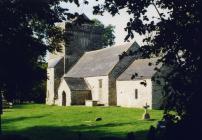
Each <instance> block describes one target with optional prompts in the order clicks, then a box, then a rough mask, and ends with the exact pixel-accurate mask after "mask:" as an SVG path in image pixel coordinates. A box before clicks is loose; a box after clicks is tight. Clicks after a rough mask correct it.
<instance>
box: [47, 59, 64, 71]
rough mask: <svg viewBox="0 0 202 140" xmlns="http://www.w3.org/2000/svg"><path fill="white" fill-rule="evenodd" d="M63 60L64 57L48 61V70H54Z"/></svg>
mask: <svg viewBox="0 0 202 140" xmlns="http://www.w3.org/2000/svg"><path fill="white" fill-rule="evenodd" d="M62 59H63V57H57V58H53V59H50V60H48V68H54V67H55V66H56V65H57V64H58V63H59V62H60V60H62Z"/></svg>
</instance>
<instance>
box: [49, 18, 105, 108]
mask: <svg viewBox="0 0 202 140" xmlns="http://www.w3.org/2000/svg"><path fill="white" fill-rule="evenodd" d="M58 26H60V27H61V28H62V29H64V31H65V43H64V44H63V47H62V49H61V52H55V53H49V59H48V69H47V74H48V80H47V93H46V104H49V105H52V104H55V103H56V102H57V98H58V97H57V90H58V87H59V84H60V82H61V78H62V77H63V76H64V74H65V73H66V72H67V71H68V70H69V69H70V68H71V67H72V66H73V65H74V64H75V63H76V62H77V61H78V60H79V58H80V57H81V56H82V55H83V54H84V53H85V52H86V51H93V50H97V49H101V48H103V46H102V32H103V29H104V27H101V26H95V25H93V22H92V21H91V20H90V19H89V18H88V17H87V16H86V15H85V14H82V15H79V16H77V17H76V18H75V19H73V20H71V21H68V22H66V23H61V24H58Z"/></svg>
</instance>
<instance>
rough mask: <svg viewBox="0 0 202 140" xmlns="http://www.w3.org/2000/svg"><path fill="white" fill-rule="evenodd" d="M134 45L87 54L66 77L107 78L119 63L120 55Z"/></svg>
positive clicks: (129, 44) (128, 44)
mask: <svg viewBox="0 0 202 140" xmlns="http://www.w3.org/2000/svg"><path fill="white" fill-rule="evenodd" d="M132 45H133V44H132V43H127V44H125V45H120V46H115V47H109V48H104V49H100V50H96V51H90V52H86V53H85V54H84V55H83V56H82V57H81V59H80V60H79V61H78V62H77V63H76V64H75V65H74V66H73V67H72V69H70V70H69V72H67V74H66V75H65V77H93V76H106V75H108V74H109V73H110V72H111V70H112V69H113V67H114V66H115V65H116V64H117V63H118V62H119V55H120V54H122V53H123V52H124V51H127V50H128V49H129V48H130V47H131V46H132Z"/></svg>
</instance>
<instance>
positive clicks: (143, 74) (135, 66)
mask: <svg viewBox="0 0 202 140" xmlns="http://www.w3.org/2000/svg"><path fill="white" fill-rule="evenodd" d="M158 59H159V58H150V59H138V60H135V61H134V62H133V63H132V64H131V65H130V66H129V67H128V68H127V69H126V70H125V71H124V72H123V73H122V74H121V75H120V76H119V77H118V79H117V80H119V81H129V80H137V79H142V78H148V77H149V78H151V77H152V76H153V75H154V74H155V73H156V70H154V68H155V67H158V68H160V67H161V64H158V65H156V62H157V60H158ZM149 63H151V64H152V65H151V66H149ZM135 73H137V74H138V76H135V78H134V79H131V77H132V75H134V74H135Z"/></svg>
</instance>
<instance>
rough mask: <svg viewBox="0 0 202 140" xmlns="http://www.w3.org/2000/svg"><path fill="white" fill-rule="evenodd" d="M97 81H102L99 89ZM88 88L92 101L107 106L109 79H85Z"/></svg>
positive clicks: (100, 77) (99, 77)
mask: <svg viewBox="0 0 202 140" xmlns="http://www.w3.org/2000/svg"><path fill="white" fill-rule="evenodd" d="M99 80H102V87H101V88H100V87H99ZM85 81H86V83H87V84H88V87H89V88H90V90H91V93H92V100H94V101H98V103H99V104H104V105H105V106H108V105H109V104H108V98H109V97H108V93H109V85H108V82H109V78H108V76H97V77H86V78H85Z"/></svg>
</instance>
